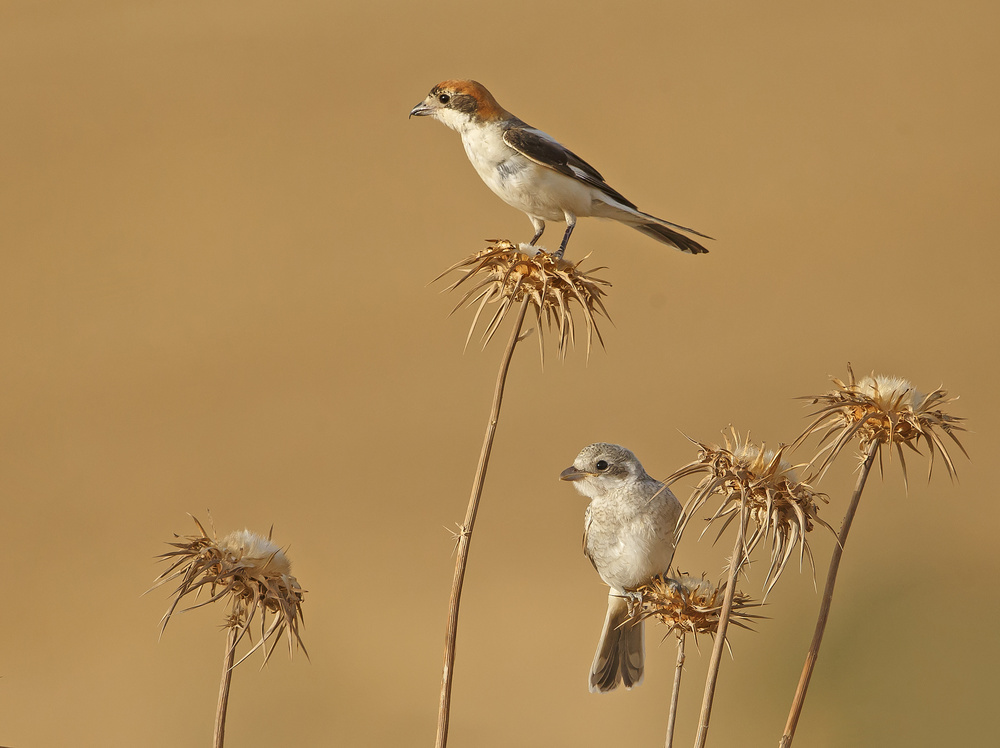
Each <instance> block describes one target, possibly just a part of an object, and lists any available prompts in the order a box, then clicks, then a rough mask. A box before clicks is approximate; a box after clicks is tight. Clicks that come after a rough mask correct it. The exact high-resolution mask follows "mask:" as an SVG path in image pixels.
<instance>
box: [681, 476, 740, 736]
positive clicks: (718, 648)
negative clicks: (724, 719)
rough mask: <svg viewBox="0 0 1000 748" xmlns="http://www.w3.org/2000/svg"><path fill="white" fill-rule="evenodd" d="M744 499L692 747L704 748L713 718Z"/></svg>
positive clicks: (736, 568)
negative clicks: (709, 724) (696, 731)
mask: <svg viewBox="0 0 1000 748" xmlns="http://www.w3.org/2000/svg"><path fill="white" fill-rule="evenodd" d="M746 523H747V499H746V496H741V497H740V529H739V532H738V533H737V534H736V545H734V546H733V555H732V558H730V559H729V581H728V582H726V594H725V596H724V597H723V600H722V611H721V612H720V613H719V628H718V630H717V631H716V632H715V646H713V647H712V659H711V660H709V663H708V678H707V679H706V680H705V694H704V696H703V697H702V701H701V716H700V717H699V718H698V735H697V737H696V738H695V742H694V744H695V748H704V746H705V743H706V742H707V740H708V723H709V720H711V719H712V701H713V700H714V699H715V685H716V683H717V682H718V680H719V667H720V666H721V664H722V650H723V649H725V646H726V631H727V630H728V629H729V616H730V614H731V613H732V610H733V597H734V596H735V594H736V577H737V576H738V575H739V572H740V567H741V566H743V549H744V545H745V543H746Z"/></svg>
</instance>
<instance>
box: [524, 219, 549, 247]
mask: <svg viewBox="0 0 1000 748" xmlns="http://www.w3.org/2000/svg"><path fill="white" fill-rule="evenodd" d="M529 219H530V220H531V225H532V226H534V227H535V235H534V236H533V237H531V241H530V242H528V244H530V245H531V246H532V247H534V246H535V242H537V241H538V240H539V239H541V238H542V233H543V232H544V231H545V221H542V220H539V219H538V218H531V217H530V216H529Z"/></svg>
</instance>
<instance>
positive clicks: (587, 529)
mask: <svg viewBox="0 0 1000 748" xmlns="http://www.w3.org/2000/svg"><path fill="white" fill-rule="evenodd" d="M593 519H594V518H593V517H592V516H591V514H590V507H589V506H588V507H587V513H586V514H585V515H584V517H583V555H584V556H586V557H587V558H589V559H590V563H592V564H593V565H594V568H595V569H597V564H596V563H595V562H594V557H593V556H592V555H591V554H590V549H589V548H588V547H587V536H588V535H589V533H590V523H591V522H592V521H593ZM597 571H598V573H600V571H601V570H600V569H597Z"/></svg>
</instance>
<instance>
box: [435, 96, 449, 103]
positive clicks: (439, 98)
mask: <svg viewBox="0 0 1000 748" xmlns="http://www.w3.org/2000/svg"><path fill="white" fill-rule="evenodd" d="M438 101H440V102H441V103H442V104H447V103H448V102H449V101H451V97H450V96H449V95H448V94H439V95H438Z"/></svg>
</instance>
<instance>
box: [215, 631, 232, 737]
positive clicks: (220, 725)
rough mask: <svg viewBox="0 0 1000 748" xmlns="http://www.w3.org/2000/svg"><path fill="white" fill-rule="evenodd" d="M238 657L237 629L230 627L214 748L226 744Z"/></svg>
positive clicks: (216, 718) (217, 707) (216, 720)
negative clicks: (236, 658) (231, 687)
mask: <svg viewBox="0 0 1000 748" xmlns="http://www.w3.org/2000/svg"><path fill="white" fill-rule="evenodd" d="M235 657H236V627H235V626H230V627H229V633H228V634H227V636H226V654H225V656H224V657H223V658H222V682H221V683H220V684H219V703H218V705H217V706H216V708H215V737H214V739H213V741H212V746H213V748H222V745H223V743H225V742H226V712H227V711H228V709H229V685H230V683H232V680H233V660H234V659H235Z"/></svg>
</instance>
